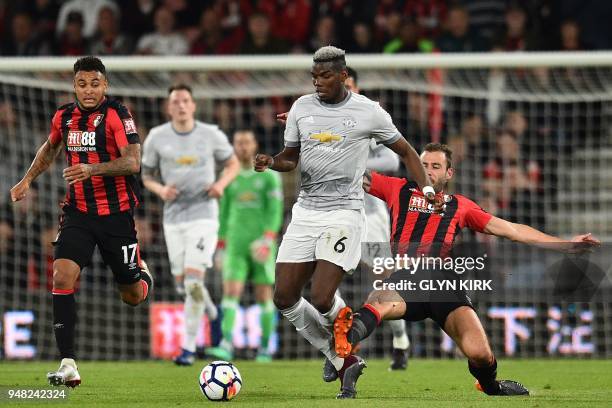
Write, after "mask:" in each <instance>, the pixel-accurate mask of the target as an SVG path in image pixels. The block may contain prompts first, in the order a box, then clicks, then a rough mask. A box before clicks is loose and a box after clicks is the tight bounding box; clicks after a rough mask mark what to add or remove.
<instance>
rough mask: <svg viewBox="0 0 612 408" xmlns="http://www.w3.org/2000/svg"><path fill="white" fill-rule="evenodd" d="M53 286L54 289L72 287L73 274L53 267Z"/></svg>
mask: <svg viewBox="0 0 612 408" xmlns="http://www.w3.org/2000/svg"><path fill="white" fill-rule="evenodd" d="M53 287H54V288H56V289H72V288H73V287H74V276H73V274H72V273H69V272H67V271H64V270H61V269H57V268H53Z"/></svg>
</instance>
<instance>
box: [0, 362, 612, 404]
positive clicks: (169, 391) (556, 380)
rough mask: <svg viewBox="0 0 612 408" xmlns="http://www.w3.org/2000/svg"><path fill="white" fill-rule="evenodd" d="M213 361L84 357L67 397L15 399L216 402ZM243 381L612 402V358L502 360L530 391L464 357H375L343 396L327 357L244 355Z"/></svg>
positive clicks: (254, 391)
mask: <svg viewBox="0 0 612 408" xmlns="http://www.w3.org/2000/svg"><path fill="white" fill-rule="evenodd" d="M56 364H57V363H56V362H35V363H32V362H1V363H0V388H2V389H3V390H4V392H6V387H10V388H20V387H40V386H44V385H45V374H46V372H47V371H48V370H51V369H55V368H56ZM205 364H206V362H205V361H198V362H197V364H196V365H194V366H193V367H175V366H174V365H173V364H171V363H170V362H161V361H151V362H82V363H81V364H80V365H79V372H80V373H81V377H82V379H83V384H82V385H81V386H80V387H78V388H77V389H76V390H74V391H72V392H71V393H70V396H69V399H68V401H67V402H58V403H49V402H46V403H36V402H33V401H29V402H23V403H15V404H13V403H9V402H8V401H7V399H6V396H3V397H2V398H0V406H3V407H4V406H21V407H35V406H41V407H49V406H58V407H60V406H61V407H70V406H79V407H130V408H136V407H143V408H144V407H181V408H182V407H202V406H207V405H208V406H212V405H214V404H216V403H214V402H209V401H208V400H206V398H205V397H204V396H203V395H202V394H201V392H200V390H199V388H198V383H197V378H198V374H199V371H200V369H201V368H202V367H203V366H204V365H205ZM236 366H237V367H238V369H239V370H240V373H241V374H242V378H243V381H244V386H243V388H242V391H241V393H240V394H239V395H238V397H236V398H235V399H234V400H232V401H231V402H229V404H233V405H237V406H243V407H252V406H253V407H255V406H259V407H264V406H265V407H269V406H277V407H308V408H315V407H334V406H345V407H346V406H351V407H366V406H367V407H370V408H373V407H406V406H412V407H421V406H435V407H457V406H465V407H485V406H486V407H510V406H521V407H553V406H554V407H570V406H571V407H598V406H602V407H603V406H607V407H609V406H612V360H573V359H568V360H502V361H500V362H499V368H498V372H499V378H510V379H515V380H518V381H520V382H522V383H523V384H525V385H526V386H527V388H529V389H530V390H531V394H532V395H531V396H529V397H512V398H508V397H506V398H504V397H487V396H486V395H484V394H482V393H480V392H477V391H476V390H475V389H474V386H473V383H474V380H473V378H472V377H471V376H470V374H469V373H468V371H467V364H466V362H465V361H463V360H452V361H449V360H422V359H414V360H411V361H410V365H409V367H408V371H406V372H389V371H387V366H388V361H387V360H371V361H368V368H366V370H365V371H364V375H363V376H362V377H361V379H360V381H359V383H358V395H357V399H356V400H353V401H336V400H334V396H335V395H336V392H337V391H338V387H339V382H334V383H331V384H327V383H324V382H323V381H322V380H321V362H320V361H316V360H307V361H304V360H298V361H275V362H273V363H270V364H258V363H254V362H252V361H237V362H236Z"/></svg>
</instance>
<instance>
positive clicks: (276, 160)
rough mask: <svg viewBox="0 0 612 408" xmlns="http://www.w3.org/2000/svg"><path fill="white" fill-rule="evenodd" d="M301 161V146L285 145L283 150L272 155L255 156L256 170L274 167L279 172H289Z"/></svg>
mask: <svg viewBox="0 0 612 408" xmlns="http://www.w3.org/2000/svg"><path fill="white" fill-rule="evenodd" d="M299 161H300V147H299V146H296V147H288V146H285V148H284V149H283V151H282V152H280V153H279V154H277V155H276V156H274V157H272V156H269V155H267V154H258V155H257V156H255V163H254V164H255V171H259V172H261V171H264V170H265V169H272V170H276V171H279V172H287V171H291V170H293V169H295V168H296V167H297V165H298V163H299Z"/></svg>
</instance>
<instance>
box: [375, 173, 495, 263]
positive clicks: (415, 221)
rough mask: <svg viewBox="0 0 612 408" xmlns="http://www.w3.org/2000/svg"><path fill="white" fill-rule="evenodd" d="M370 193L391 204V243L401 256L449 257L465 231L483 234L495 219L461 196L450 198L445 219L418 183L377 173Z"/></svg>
mask: <svg viewBox="0 0 612 408" xmlns="http://www.w3.org/2000/svg"><path fill="white" fill-rule="evenodd" d="M370 194H372V195H373V196H375V197H378V198H380V199H381V200H383V201H385V202H386V203H387V207H388V208H389V212H390V215H391V217H390V218H391V219H390V221H391V237H390V242H391V244H392V248H393V249H394V252H395V253H398V254H400V255H403V254H404V253H406V254H409V255H413V256H414V255H421V254H423V255H429V256H438V255H441V256H446V255H448V253H449V252H450V249H451V247H452V245H453V243H454V242H455V239H456V238H457V236H458V235H459V233H460V232H461V229H462V228H464V227H467V228H469V229H472V230H474V231H478V232H483V230H484V228H485V226H486V225H487V223H488V222H489V221H490V220H491V217H492V215H491V214H489V213H487V212H486V211H485V210H483V209H482V208H480V207H479V206H478V205H477V204H476V203H475V202H473V201H472V200H470V199H468V198H466V197H464V196H462V195H459V194H455V195H452V196H450V201H448V202H447V203H446V210H445V212H444V216H441V215H440V214H436V213H434V211H433V206H432V205H431V204H429V203H428V201H427V199H426V198H425V196H424V195H423V192H422V191H421V190H419V187H418V184H417V183H415V182H413V181H409V180H406V179H403V178H397V177H389V176H384V175H382V174H379V173H376V172H374V171H373V172H372V182H371V185H370ZM432 251H435V252H436V253H431V252H432Z"/></svg>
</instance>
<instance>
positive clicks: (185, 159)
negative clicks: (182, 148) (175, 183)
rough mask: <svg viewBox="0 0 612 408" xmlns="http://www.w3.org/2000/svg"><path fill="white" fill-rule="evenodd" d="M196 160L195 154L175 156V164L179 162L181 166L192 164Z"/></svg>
mask: <svg viewBox="0 0 612 408" xmlns="http://www.w3.org/2000/svg"><path fill="white" fill-rule="evenodd" d="M197 162H198V158H197V157H196V156H180V157H177V158H176V164H180V165H183V166H192V165H194V164H196V163H197Z"/></svg>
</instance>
